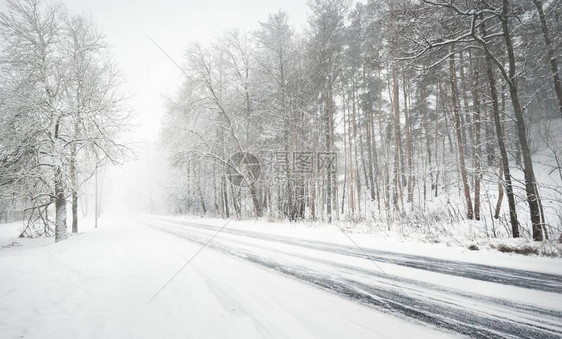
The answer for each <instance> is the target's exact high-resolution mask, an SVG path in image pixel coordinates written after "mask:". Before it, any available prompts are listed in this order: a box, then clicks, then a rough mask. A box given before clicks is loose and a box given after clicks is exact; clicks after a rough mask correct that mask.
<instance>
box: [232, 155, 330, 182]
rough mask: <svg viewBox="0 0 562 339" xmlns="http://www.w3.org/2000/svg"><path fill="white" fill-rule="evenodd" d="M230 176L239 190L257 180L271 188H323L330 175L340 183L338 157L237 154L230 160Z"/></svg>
mask: <svg viewBox="0 0 562 339" xmlns="http://www.w3.org/2000/svg"><path fill="white" fill-rule="evenodd" d="M227 173H228V178H229V180H230V181H231V182H232V184H233V185H235V186H239V187H248V186H250V185H251V184H253V183H255V182H257V181H258V180H260V181H261V182H262V183H263V184H266V185H268V186H279V185H285V184H287V183H290V184H292V185H293V186H304V185H306V184H309V185H312V184H315V185H319V186H322V185H325V184H326V182H325V181H326V180H327V178H326V177H327V176H328V175H329V177H330V179H331V180H332V181H335V180H337V179H336V177H337V154H336V153H335V152H282V151H265V152H260V153H259V155H258V156H255V155H253V154H251V153H248V152H238V153H235V154H234V155H233V156H232V157H230V160H229V166H228V171H227Z"/></svg>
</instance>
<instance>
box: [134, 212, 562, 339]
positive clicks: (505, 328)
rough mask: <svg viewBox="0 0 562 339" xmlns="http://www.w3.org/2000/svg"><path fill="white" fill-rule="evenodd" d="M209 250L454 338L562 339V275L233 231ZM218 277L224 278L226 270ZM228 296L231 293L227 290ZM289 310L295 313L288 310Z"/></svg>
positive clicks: (192, 232)
mask: <svg viewBox="0 0 562 339" xmlns="http://www.w3.org/2000/svg"><path fill="white" fill-rule="evenodd" d="M136 221H138V222H139V223H142V224H144V225H146V226H150V227H152V228H154V229H157V230H160V231H162V232H165V233H168V234H172V235H174V236H177V237H180V238H183V239H185V240H187V241H189V242H192V243H197V244H199V245H200V246H204V245H205V244H206V243H207V242H208V241H209V239H211V238H212V237H213V236H214V235H215V234H217V232H218V231H219V230H220V229H221V227H219V226H211V225H206V224H198V223H194V222H190V221H184V220H181V219H174V218H164V217H154V216H143V217H142V218H137V219H136ZM225 222H226V221H225ZM342 237H344V235H343V234H342ZM204 251H218V252H220V253H223V254H225V255H227V256H234V257H239V258H242V259H244V260H246V261H248V262H250V263H252V264H255V265H256V266H258V267H261V268H263V269H264V270H269V271H275V272H278V273H279V274H282V275H285V276H289V277H292V278H294V279H296V280H298V281H300V282H302V283H304V284H307V285H312V286H315V287H317V288H319V289H322V290H327V291H330V292H333V293H335V294H336V295H339V296H341V297H342V298H346V299H348V300H352V301H355V302H357V303H360V304H363V305H366V306H369V307H371V308H373V309H374V310H377V311H381V312H384V313H388V314H392V315H395V316H396V317H399V318H402V319H405V320H408V321H410V322H412V323H418V324H423V325H424V326H428V327H429V328H434V329H435V328H438V329H441V330H443V331H445V333H447V334H449V335H453V334H458V335H467V336H470V337H475V338H513V337H525V338H559V337H561V336H562V275H556V274H548V273H541V272H531V271H526V270H518V269H512V268H505V267H495V266H492V265H483V264H475V263H467V262H460V261H452V260H444V259H436V258H432V257H430V256H419V255H412V254H405V253H400V252H398V251H397V252H390V251H381V250H376V249H373V248H368V249H362V248H358V247H356V246H354V245H353V244H352V243H351V241H350V242H349V245H343V244H334V243H328V242H321V241H311V240H305V239H299V238H292V237H288V236H281V235H276V234H271V233H267V231H264V232H259V231H250V230H244V229H239V228H235V227H229V226H228V225H227V226H226V227H225V228H224V229H222V231H220V232H219V233H218V234H217V235H216V237H215V238H213V239H212V241H210V242H209V243H208V245H207V247H206V248H205V249H204ZM514 259H515V258H514ZM194 260H204V258H195V259H194ZM199 264H200V263H199ZM216 274H219V275H220V268H217V272H216ZM263 288H264V289H267V288H268V286H264V287H263ZM223 293H227V294H228V293H229V290H228V288H226V289H224V290H223ZM240 302H241V303H242V304H243V303H244V301H243V300H241V301H240ZM284 306H285V307H289V308H290V307H291V305H290V304H289V303H288V304H287V305H284Z"/></svg>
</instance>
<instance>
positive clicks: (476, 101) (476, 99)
mask: <svg viewBox="0 0 562 339" xmlns="http://www.w3.org/2000/svg"><path fill="white" fill-rule="evenodd" d="M479 66H480V64H479V63H476V62H475V63H473V67H472V69H473V86H472V106H473V108H474V119H473V121H474V127H473V132H474V157H473V166H474V219H476V220H480V177H481V175H482V173H481V172H480V165H481V156H482V147H481V145H480V141H481V129H482V125H481V122H480V95H479V93H478V85H479V74H480V73H479Z"/></svg>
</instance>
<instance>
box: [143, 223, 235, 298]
mask: <svg viewBox="0 0 562 339" xmlns="http://www.w3.org/2000/svg"><path fill="white" fill-rule="evenodd" d="M231 220H232V218H230V219H228V220H227V221H226V223H225V224H224V225H223V226H222V227H221V228H220V229H219V230H218V231H217V232H216V233H215V234H213V236H212V237H210V238H209V240H207V242H206V243H205V244H203V246H202V247H201V248H200V249H199V250H198V251H197V252H195V253H194V254H193V255H192V256H191V257H190V258H189V259H188V260H187V261H186V263H185V264H183V266H182V267H180V269H179V270H178V271H177V272H176V273H175V274H174V275H173V276H172V277H171V278H170V279H168V281H166V283H165V284H164V285H162V287H160V289H159V290H158V292H156V293H155V294H154V295H153V296H152V297H151V298H150V299H149V300H148V301H147V302H146V305H148V304H150V303H151V302H152V300H154V298H156V297H157V296H158V294H160V292H162V291H163V290H164V289H165V288H166V286H168V285H169V284H170V283H171V282H172V280H174V279H175V278H176V277H177V276H178V274H180V272H181V271H183V269H184V268H186V267H187V265H189V263H191V262H192V261H193V259H195V258H196V257H197V256H198V255H199V253H201V251H203V250H204V249H205V247H207V245H209V243H210V242H211V241H213V239H215V237H216V236H217V235H219V233H221V232H222V230H224V229H225V227H226V226H227V225H228V224H229V223H230V221H231Z"/></svg>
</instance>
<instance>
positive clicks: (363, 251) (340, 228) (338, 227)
mask: <svg viewBox="0 0 562 339" xmlns="http://www.w3.org/2000/svg"><path fill="white" fill-rule="evenodd" d="M320 212H321V213H322V214H323V215H324V216H326V214H325V213H324V211H320ZM326 217H327V216H326ZM331 224H332V225H334V226H335V227H336V228H337V229H338V230H340V232H342V233H343V235H345V236H346V237H347V239H349V241H351V242H352V243H353V245H354V246H355V247H357V248H358V249H359V250H360V251H361V253H363V255H364V256H365V257H366V258H367V259H368V260H369V261H370V262H371V263H372V264H373V265H375V267H376V268H377V269H378V270H379V271H381V272H382V273H383V274H384V275H385V277H386V278H387V279H388V280H389V281H390V282H391V283H392V285H394V286H395V287H396V288H397V289H399V290H400V292H402V293H403V294H404V295H408V294H407V293H406V292H405V291H404V290H403V289H402V288H401V287H400V286H398V284H396V282H395V281H394V280H395V279H394V278H392V277H391V276H389V275H388V274H387V273H386V272H385V271H384V270H383V269H382V267H380V265H379V264H377V262H376V261H375V260H374V259H373V258H371V256H370V255H369V254H367V252H365V250H364V249H363V248H362V247H361V246H359V245H358V244H357V243H356V242H355V240H353V238H352V237H350V236H349V234H347V233H346V232H345V231H344V230H343V228H342V227H340V226H339V225H338V224H337V223H335V222H333V221H332V223H331ZM387 306H388V304H387Z"/></svg>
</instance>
